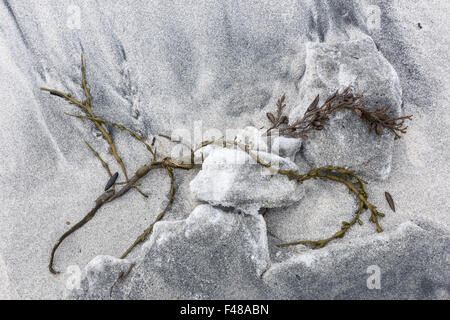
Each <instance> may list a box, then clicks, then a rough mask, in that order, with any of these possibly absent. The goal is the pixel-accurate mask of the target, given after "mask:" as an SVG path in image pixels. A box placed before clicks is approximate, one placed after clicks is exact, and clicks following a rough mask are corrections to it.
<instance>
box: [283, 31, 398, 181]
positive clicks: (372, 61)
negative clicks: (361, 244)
mask: <svg viewBox="0 0 450 320" xmlns="http://www.w3.org/2000/svg"><path fill="white" fill-rule="evenodd" d="M348 85H352V86H353V87H354V90H355V92H357V93H363V94H364V100H365V101H367V107H368V108H369V109H375V108H377V107H385V106H390V111H389V114H390V115H391V116H399V115H400V114H401V104H402V90H401V87H400V82H399V79H398V76H397V73H396V72H395V70H394V68H393V67H392V65H391V64H390V63H389V62H388V61H387V60H386V59H385V58H384V57H383V55H382V54H381V53H380V52H379V51H378V50H377V48H376V46H375V43H374V42H373V40H372V39H370V38H364V39H362V40H351V41H344V42H339V43H336V44H329V43H309V44H307V46H306V71H305V74H304V76H303V79H302V81H301V83H300V88H301V89H300V92H299V97H300V99H299V100H300V104H299V105H298V106H297V107H296V108H294V109H293V111H292V112H291V114H290V119H291V121H294V120H295V119H298V118H301V117H302V116H303V114H304V112H305V110H306V108H307V107H308V106H309V104H310V103H311V102H312V101H313V100H314V98H315V96H316V95H317V94H320V96H321V98H322V99H321V102H324V101H325V99H326V98H327V96H328V95H330V94H331V92H332V91H335V90H336V89H338V88H340V89H342V88H343V87H346V86H348ZM367 131H368V126H367V124H366V123H364V122H363V121H361V119H359V118H358V117H357V116H356V115H354V114H353V113H352V112H351V111H348V110H345V111H343V112H339V113H337V114H336V115H335V116H333V117H332V118H331V120H330V121H329V123H327V124H326V125H325V127H324V130H322V131H315V132H312V133H311V134H310V135H309V139H307V140H306V141H305V142H304V144H303V146H304V148H303V154H304V156H305V158H306V160H307V161H308V162H309V163H311V164H312V165H313V166H316V167H317V166H325V165H334V166H339V167H349V168H352V169H355V170H357V171H358V172H359V173H362V174H364V175H365V176H366V177H370V178H378V179H386V178H387V177H388V175H389V173H390V171H391V161H392V152H393V144H394V140H393V134H392V133H391V132H390V131H388V130H384V132H383V134H382V135H381V136H379V135H376V134H375V132H372V133H371V134H370V135H369V134H367Z"/></svg>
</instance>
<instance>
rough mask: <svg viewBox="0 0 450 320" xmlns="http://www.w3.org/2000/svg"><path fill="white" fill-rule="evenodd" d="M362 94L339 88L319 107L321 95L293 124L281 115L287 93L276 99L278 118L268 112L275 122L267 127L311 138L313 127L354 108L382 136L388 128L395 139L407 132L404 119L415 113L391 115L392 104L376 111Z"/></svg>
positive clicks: (294, 135) (268, 131) (322, 124)
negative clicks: (334, 114) (370, 108)
mask: <svg viewBox="0 0 450 320" xmlns="http://www.w3.org/2000/svg"><path fill="white" fill-rule="evenodd" d="M362 97H363V95H354V94H353V93H352V90H351V89H350V87H347V88H345V89H344V90H343V91H342V92H339V91H336V92H335V93H334V94H332V95H331V96H329V97H328V98H327V100H326V101H325V103H324V104H323V105H322V106H320V107H319V95H317V96H316V98H315V99H314V100H313V102H312V103H311V104H310V105H309V107H308V108H307V109H306V112H305V114H304V115H303V117H302V118H301V119H299V120H297V121H295V122H293V123H289V122H288V118H287V117H286V116H283V115H282V111H283V110H284V109H285V107H286V105H285V104H284V100H285V96H284V95H283V96H282V97H281V99H279V100H278V102H277V117H275V116H274V115H273V114H271V113H268V114H267V117H268V118H269V120H270V122H271V123H272V124H273V126H272V127H271V128H269V129H268V130H267V133H268V134H270V131H271V130H273V129H278V130H279V134H280V135H283V136H288V137H294V138H303V139H307V138H308V133H309V132H311V131H313V130H322V129H323V128H324V126H325V124H326V123H327V122H328V121H329V120H330V116H331V115H332V114H333V113H335V112H338V111H342V110H352V111H353V112H354V113H355V114H356V115H357V116H359V117H360V118H361V119H362V120H363V121H365V122H367V123H368V124H369V130H368V132H369V134H370V132H371V131H372V130H374V131H375V132H376V134H378V135H381V134H382V133H383V128H386V129H388V130H390V131H392V132H393V133H394V137H395V139H399V138H401V134H405V133H406V130H407V128H408V127H407V126H404V123H405V120H412V116H411V115H409V116H402V117H391V116H389V115H388V114H387V111H388V109H389V107H382V108H377V109H376V110H369V109H367V108H366V107H365V105H366V102H365V101H361V98H362Z"/></svg>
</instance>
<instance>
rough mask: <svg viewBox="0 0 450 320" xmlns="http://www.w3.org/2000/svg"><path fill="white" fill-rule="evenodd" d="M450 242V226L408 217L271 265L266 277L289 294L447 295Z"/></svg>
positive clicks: (298, 296)
mask: <svg viewBox="0 0 450 320" xmlns="http://www.w3.org/2000/svg"><path fill="white" fill-rule="evenodd" d="M449 245H450V237H449V231H448V229H447V230H441V228H440V227H438V226H436V224H427V223H423V224H422V223H419V224H417V223H414V222H412V221H408V222H405V223H403V224H401V225H400V226H399V227H398V228H397V229H396V230H394V231H392V232H384V233H381V234H377V235H372V236H368V237H365V238H363V239H361V238H360V239H355V240H353V241H349V242H347V243H346V244H345V245H342V244H341V245H336V244H335V245H329V246H327V247H325V248H323V249H319V250H306V251H305V252H303V253H300V254H296V255H294V256H292V257H291V258H289V259H288V260H286V261H283V262H281V263H276V264H274V265H272V267H271V268H270V269H269V270H268V271H267V272H266V273H265V274H264V277H263V279H264V281H265V283H267V284H268V285H269V286H270V287H272V288H273V289H274V290H276V292H280V293H283V298H286V299H449V298H450V285H449V284H450V261H449V260H450V250H449ZM378 274H379V275H380V278H379V282H377V280H376V279H375V278H376V277H377V275H378ZM378 285H379V286H378Z"/></svg>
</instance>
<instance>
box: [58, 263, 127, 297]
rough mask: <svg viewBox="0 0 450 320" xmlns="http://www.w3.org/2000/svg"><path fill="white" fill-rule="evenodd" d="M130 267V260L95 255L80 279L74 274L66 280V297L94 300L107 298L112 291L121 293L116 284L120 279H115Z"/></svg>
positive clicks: (110, 295) (119, 287)
mask: <svg viewBox="0 0 450 320" xmlns="http://www.w3.org/2000/svg"><path fill="white" fill-rule="evenodd" d="M130 268H133V262H132V261H130V260H127V259H117V258H114V257H111V256H104V255H102V256H96V257H95V258H94V259H92V260H91V262H89V263H88V264H87V265H86V267H85V270H84V274H83V278H82V279H81V281H79V280H80V279H77V277H76V274H74V278H73V281H70V280H72V279H68V280H67V282H66V293H65V294H66V297H67V298H69V299H87V300H94V299H108V298H110V297H112V294H113V293H114V294H115V295H117V294H119V295H120V294H123V291H122V290H123V289H122V287H121V286H120V285H118V283H119V281H120V280H117V279H118V278H119V276H120V275H121V274H126V273H127V272H128V270H130ZM131 270H132V269H131ZM77 281H79V283H78V282H77ZM115 282H116V284H114V283H115ZM116 286H117V287H116ZM111 288H112V289H111ZM119 292H120V293H119Z"/></svg>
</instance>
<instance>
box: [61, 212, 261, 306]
mask: <svg viewBox="0 0 450 320" xmlns="http://www.w3.org/2000/svg"><path fill="white" fill-rule="evenodd" d="M141 253H142V255H141V258H140V259H139V260H138V261H137V262H136V266H135V267H134V268H133V269H132V270H131V271H130V273H129V274H128V276H127V277H124V278H123V279H122V281H120V282H118V283H117V284H116V285H115V286H114V289H113V294H112V296H111V297H112V298H114V299H207V298H214V299H231V298H242V299H244V298H249V297H252V298H267V297H268V296H269V295H268V291H267V286H266V285H265V284H264V283H263V282H262V281H261V276H262V274H263V272H264V271H265V270H266V269H267V268H268V267H269V265H270V260H269V251H268V244H267V234H266V225H265V222H264V219H263V218H262V216H260V215H258V216H250V215H244V214H238V213H236V212H225V211H223V210H221V209H217V208H213V207H211V206H209V205H200V206H197V207H196V208H195V209H194V211H193V212H192V213H191V214H190V216H189V217H188V218H187V219H185V220H179V221H171V222H159V223H157V224H156V225H155V228H154V231H153V234H152V235H151V238H150V239H149V240H148V241H147V242H146V243H145V244H144V245H143V247H142V252H141ZM130 263H131V262H130V261H128V260H119V259H115V258H112V257H97V258H95V259H94V260H93V261H92V262H91V263H89V265H88V266H87V268H86V272H85V273H84V276H83V279H82V281H81V283H82V285H81V288H80V289H78V290H74V289H72V290H70V291H69V293H68V295H67V297H68V298H71V299H109V298H110V296H109V293H110V288H111V286H112V285H113V283H114V281H115V279H117V277H118V275H119V274H120V272H123V271H124V270H126V269H128V268H129V265H130Z"/></svg>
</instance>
